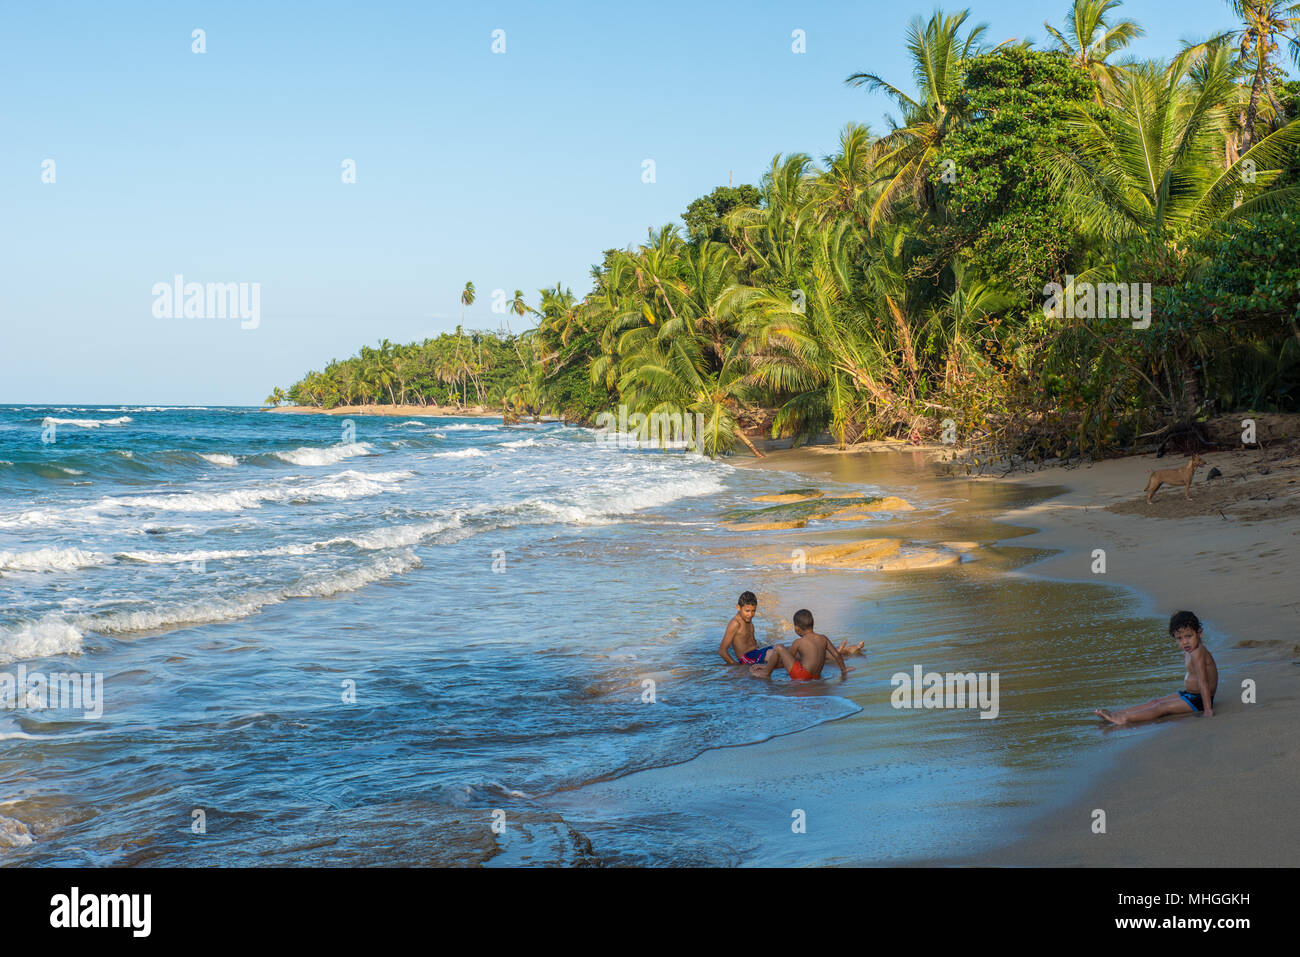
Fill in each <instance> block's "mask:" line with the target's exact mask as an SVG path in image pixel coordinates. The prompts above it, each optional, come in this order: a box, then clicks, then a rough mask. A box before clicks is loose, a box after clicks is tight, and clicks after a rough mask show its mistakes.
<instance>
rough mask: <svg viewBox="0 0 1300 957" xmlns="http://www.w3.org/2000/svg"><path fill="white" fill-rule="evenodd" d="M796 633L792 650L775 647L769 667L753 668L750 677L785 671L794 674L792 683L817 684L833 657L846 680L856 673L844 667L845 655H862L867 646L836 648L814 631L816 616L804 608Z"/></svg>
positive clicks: (796, 615)
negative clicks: (827, 661) (781, 669)
mask: <svg viewBox="0 0 1300 957" xmlns="http://www.w3.org/2000/svg"><path fill="white" fill-rule="evenodd" d="M794 631H795V634H796V635H798V636H799V637H798V638H796V639H795V640H794V641H793V642H792V643H791V645H790V647H789V648H786V647H785V646H784V645H773V646H772V648H771V649H770V652H769V654H768V655H767V662H766V664H755V665H751V666H750V669H749V671H750V674H753V675H756V676H757V677H759V678H770V677H771V676H772V672H773V671H775V670H776V669H777V668H784V669H785V670H786V671H788V672H789V673H790V680H791V681H814V680H816V679H817V678H820V677H821V676H822V666H823V665H825V664H826V656H827V655H830V656H831V660H832V661H834V662H835V663H836V664H837V665H839V666H840V677H841V678H845V677H848V674H849V672H850V671H851V670H852V669H851V668H849V667H848V666H847V665H845V664H844V658H843V657H842V655H841V653H843V654H848V655H854V654H860V653H861V652H862V649H863V647H864V646H865V645H866V642H865V641H863V642H860V643H859V644H856V645H854V646H852V647H849V643H848V642H847V641H845V642H841V644H840V647H839V648H836V647H835V645H834V644H832V643H831V640H830V639H829V638H827V637H826V636H825V635H819V634H817V632H815V631H813V616H812V612H810V611H809V610H808V609H807V608H800V609H799V610H798V611H796V612H795V613H794Z"/></svg>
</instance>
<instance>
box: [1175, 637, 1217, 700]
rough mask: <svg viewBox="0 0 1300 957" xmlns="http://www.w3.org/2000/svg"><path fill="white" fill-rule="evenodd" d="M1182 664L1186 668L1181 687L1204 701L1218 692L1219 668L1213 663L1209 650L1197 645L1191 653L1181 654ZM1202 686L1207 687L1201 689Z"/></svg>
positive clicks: (1212, 656)
mask: <svg viewBox="0 0 1300 957" xmlns="http://www.w3.org/2000/svg"><path fill="white" fill-rule="evenodd" d="M1183 663H1184V664H1185V665H1186V666H1187V674H1186V675H1185V676H1184V677H1183V687H1185V688H1186V689H1187V690H1188V691H1192V692H1195V693H1197V694H1199V695H1200V696H1201V697H1203V698H1205V699H1206V700H1210V699H1212V698H1213V697H1214V693H1215V692H1216V691H1218V690H1219V666H1218V665H1217V664H1215V663H1214V655H1212V654H1210V649H1209V648H1206V647H1205V645H1203V644H1199V643H1198V644H1197V645H1196V647H1195V648H1193V649H1192V650H1191V651H1185V652H1183ZM1203 684H1205V685H1209V687H1208V688H1203V687H1201V686H1202V685H1203Z"/></svg>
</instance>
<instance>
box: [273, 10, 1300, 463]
mask: <svg viewBox="0 0 1300 957" xmlns="http://www.w3.org/2000/svg"><path fill="white" fill-rule="evenodd" d="M1228 6H1229V7H1230V8H1231V12H1232V13H1233V14H1234V15H1235V16H1236V18H1237V20H1238V21H1239V23H1240V26H1239V28H1238V29H1237V30H1235V31H1233V32H1230V33H1226V34H1223V35H1220V36H1216V37H1213V38H1211V39H1210V40H1208V41H1206V42H1205V43H1201V44H1197V45H1195V46H1190V47H1188V48H1186V49H1184V50H1182V51H1180V52H1179V54H1178V55H1177V56H1175V57H1174V58H1173V59H1172V60H1169V61H1167V62H1152V61H1142V60H1135V59H1132V58H1129V59H1122V56H1123V52H1124V48H1125V47H1126V45H1127V44H1128V43H1129V42H1130V40H1132V39H1133V38H1134V37H1136V36H1139V35H1141V32H1142V31H1141V27H1140V26H1139V25H1138V24H1136V23H1133V22H1132V21H1128V20H1124V19H1121V18H1120V17H1119V14H1118V8H1119V7H1120V3H1119V2H1118V0H1076V2H1075V3H1074V5H1073V6H1072V8H1071V9H1070V10H1069V11H1068V14H1067V17H1066V18H1065V23H1064V25H1063V26H1062V27H1060V28H1055V27H1052V26H1051V25H1048V26H1049V34H1050V35H1051V37H1052V39H1053V43H1052V46H1053V48H1052V49H1035V48H1034V47H1032V46H1031V45H1029V44H1026V43H1014V42H1012V43H1005V44H1002V45H1000V46H998V47H995V48H991V47H989V46H988V45H987V44H986V43H985V42H984V30H983V27H981V26H976V25H971V24H969V23H968V21H969V19H970V17H969V12H968V11H963V12H961V13H958V14H955V15H946V14H943V13H936V14H935V15H934V16H933V17H931V18H930V19H929V20H928V21H926V20H921V19H918V20H916V21H914V23H913V24H912V26H911V28H910V30H909V32H908V35H907V37H906V40H905V42H906V44H907V47H908V49H909V51H910V53H911V56H912V60H913V71H912V74H913V75H912V77H911V86H912V88H913V89H914V90H915V93H914V94H908V93H907V92H905V91H904V89H903V88H902V87H900V86H896V85H894V84H893V83H892V82H890V81H889V80H888V79H886V78H884V77H880V76H877V75H876V74H874V73H870V72H857V73H854V74H852V75H851V76H850V77H848V79H847V81H846V82H848V83H849V84H850V85H853V86H862V87H866V88H868V89H871V90H877V91H881V92H884V93H885V94H887V95H888V96H889V97H890V98H891V99H893V101H894V102H895V103H896V104H897V107H898V109H899V111H900V116H899V117H898V118H897V119H893V120H891V124H892V128H891V129H890V130H889V131H888V132H887V133H885V134H884V135H881V136H874V135H872V134H871V133H870V132H869V131H868V130H867V128H866V127H864V126H861V125H858V124H854V123H851V124H849V125H848V126H846V127H845V128H844V130H843V132H842V134H841V137H840V143H839V147H838V149H837V151H836V152H835V153H833V154H832V155H830V156H827V157H824V158H823V160H822V161H821V162H820V163H817V162H815V161H814V160H813V159H812V158H811V157H809V156H807V155H805V154H803V153H792V154H787V155H782V156H777V157H776V158H774V159H773V160H772V161H771V164H770V166H769V168H768V171H767V173H766V174H765V175H764V177H763V179H762V181H761V183H759V184H758V186H756V187H755V186H738V187H719V188H718V189H716V190H714V191H713V192H712V193H711V194H709V195H708V196H705V197H702V198H700V199H698V200H696V201H695V202H693V203H691V205H690V207H689V208H688V209H687V210H686V212H685V214H684V216H683V220H684V222H685V224H686V230H685V233H684V234H683V232H682V231H681V230H680V229H679V228H678V227H676V226H673V225H668V226H664V227H662V228H660V229H657V230H651V232H650V235H649V238H648V240H647V241H646V242H645V243H643V244H641V245H640V246H636V247H629V248H628V249H623V250H607V251H606V252H605V253H604V255H603V258H602V262H601V263H600V265H598V266H594V267H593V268H592V279H593V286H592V289H591V291H590V292H589V293H588V294H587V296H586V297H585V298H584V299H582V300H580V301H579V300H577V299H576V298H575V297H574V296H573V294H572V293H571V292H570V291H569V290H567V289H561V288H560V287H559V286H557V287H555V288H554V289H549V290H543V291H542V295H541V300H540V302H539V305H538V307H537V308H536V309H533V308H531V307H528V306H526V305H525V304H524V303H523V298H522V294H520V293H516V295H515V299H514V300H513V301H512V303H511V314H512V315H514V316H518V317H522V316H523V315H525V314H531V315H533V316H535V317H536V319H537V323H536V326H535V327H534V328H532V329H529V330H527V331H525V332H523V333H522V334H520V335H518V336H514V335H498V334H492V333H485V332H479V333H463V332H461V331H460V330H459V329H458V331H457V333H456V334H455V335H443V336H439V337H438V338H437V339H433V340H426V341H425V342H424V343H422V344H420V345H411V346H404V347H400V346H399V347H394V346H391V345H390V344H388V343H387V342H385V343H383V344H382V345H381V347H380V349H378V350H376V349H363V350H362V352H361V354H360V355H359V356H358V357H355V358H353V359H349V360H346V361H344V362H340V363H333V364H331V365H330V366H329V367H328V368H326V369H325V371H324V372H319V373H318V372H313V373H309V374H308V375H307V376H306V377H305V378H304V379H303V380H302V381H301V382H299V383H297V384H295V385H294V386H293V387H292V388H290V389H289V390H288V393H287V397H288V398H290V399H293V400H294V401H297V402H302V403H305V404H317V405H327V406H328V405H332V404H340V403H344V402H355V401H376V402H400V401H403V400H405V401H416V402H433V401H439V402H447V401H451V402H457V403H462V404H463V403H466V402H480V401H481V402H486V403H497V404H502V405H505V406H506V407H507V408H509V409H512V410H514V411H516V412H518V413H521V414H537V413H539V412H550V413H560V414H565V415H567V416H569V417H570V418H575V419H579V420H585V421H590V420H591V419H593V418H594V416H595V414H597V413H598V412H601V411H608V410H611V409H614V408H616V407H617V406H618V405H619V404H625V405H627V406H628V407H629V409H631V410H632V411H639V412H645V413H654V412H669V413H673V412H684V413H702V414H703V415H704V420H705V423H706V429H707V431H708V434H709V435H710V436H711V439H712V441H711V442H710V443H709V445H710V447H718V448H726V447H737V446H738V445H740V444H741V443H744V444H748V439H747V438H746V437H745V435H744V434H743V432H742V425H746V426H747V425H751V424H752V423H755V422H761V423H762V425H763V428H764V429H767V430H770V432H771V434H772V435H774V436H780V435H793V436H795V437H797V438H798V439H800V440H802V439H805V438H808V437H811V436H815V435H818V434H821V433H824V432H829V433H831V435H832V436H833V437H834V439H835V441H837V442H838V443H840V444H841V445H844V444H847V443H851V442H854V441H857V440H859V439H861V438H864V437H878V436H885V435H898V436H907V437H911V438H912V439H914V440H918V439H920V438H923V437H936V436H938V435H939V434H940V432H941V430H942V429H943V426H944V423H945V420H951V422H950V423H949V425H950V426H955V428H956V433H957V435H958V436H959V439H960V440H961V441H963V442H977V441H978V442H985V443H993V444H994V445H996V446H997V448H998V449H999V450H1000V451H1003V452H1012V453H1016V454H1020V455H1024V456H1027V457H1030V458H1040V457H1044V456H1052V455H1065V456H1075V455H1102V454H1113V453H1115V452H1118V451H1122V450H1124V449H1126V448H1131V447H1133V446H1134V445H1135V443H1137V442H1139V441H1141V440H1145V439H1153V438H1159V437H1161V436H1164V435H1168V434H1170V433H1171V432H1173V431H1175V430H1178V429H1187V428H1195V423H1196V422H1197V421H1198V420H1202V419H1204V418H1205V417H1206V416H1208V415H1210V414H1212V413H1213V412H1215V411H1231V410H1234V409H1241V408H1254V409H1259V410H1265V409H1272V410H1283V411H1294V410H1297V409H1300V158H1298V157H1300V149H1298V147H1300V120H1298V119H1297V117H1298V116H1300V84H1297V83H1295V82H1292V81H1287V80H1286V79H1285V73H1284V70H1283V64H1284V63H1285V61H1286V60H1287V59H1290V60H1292V61H1293V62H1296V63H1300V40H1298V37H1300V32H1298V31H1300V4H1289V3H1283V2H1278V0H1234V2H1230V3H1229V4H1228ZM1049 284H1057V285H1056V291H1055V292H1053V287H1051V286H1050V285H1049ZM1071 284H1073V285H1071ZM1148 284H1149V285H1148ZM1121 287H1122V289H1121ZM1147 289H1149V290H1150V295H1149V297H1148V296H1145V295H1144V294H1143V293H1144V292H1145V290H1147ZM1094 290H1095V291H1096V295H1095V296H1094V295H1093V291H1094ZM1116 290H1120V292H1122V293H1123V294H1124V295H1125V296H1128V294H1129V293H1130V292H1131V293H1132V299H1131V300H1128V301H1127V302H1126V300H1125V299H1120V298H1118V296H1119V292H1116ZM466 295H468V296H469V299H468V300H466V299H464V297H462V301H463V302H466V303H468V302H472V301H473V288H472V286H467V290H466ZM1107 297H1109V298H1107ZM1065 301H1068V303H1069V307H1068V308H1067V307H1064V306H1063V307H1062V308H1058V309H1056V310H1049V309H1047V308H1045V304H1047V305H1050V304H1051V303H1053V302H1065ZM1103 303H1104V308H1103ZM1125 305H1127V306H1128V308H1124V307H1125ZM1148 320H1149V321H1148ZM272 398H274V396H273V397H272Z"/></svg>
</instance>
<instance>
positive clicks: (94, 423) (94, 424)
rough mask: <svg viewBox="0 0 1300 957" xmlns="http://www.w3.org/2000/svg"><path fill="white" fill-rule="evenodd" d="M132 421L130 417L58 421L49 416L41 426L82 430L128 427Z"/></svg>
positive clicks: (42, 421)
mask: <svg viewBox="0 0 1300 957" xmlns="http://www.w3.org/2000/svg"><path fill="white" fill-rule="evenodd" d="M130 421H132V419H131V417H130V416H129V415H119V416H118V417H117V418H116V419H56V418H55V417H54V416H52V415H47V416H46V417H45V418H44V419H42V420H41V425H75V426H77V427H78V428H82V429H97V428H99V427H100V426H101V425H126V423H128V422H130Z"/></svg>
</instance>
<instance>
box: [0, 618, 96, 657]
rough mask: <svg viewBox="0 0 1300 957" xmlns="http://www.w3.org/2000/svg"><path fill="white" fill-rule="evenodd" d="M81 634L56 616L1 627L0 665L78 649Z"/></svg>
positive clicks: (71, 652) (65, 653)
mask: <svg viewBox="0 0 1300 957" xmlns="http://www.w3.org/2000/svg"><path fill="white" fill-rule="evenodd" d="M81 639H82V633H81V631H79V630H78V629H77V628H75V627H74V626H73V625H72V623H71V622H68V621H66V620H64V619H63V618H61V617H59V616H58V615H46V616H45V617H44V618H40V619H38V620H36V621H24V622H20V623H18V624H17V625H10V626H7V627H5V628H0V664H5V663H7V662H10V661H18V660H21V659H27V658H47V657H50V656H51V655H71V654H76V653H77V652H79V651H81Z"/></svg>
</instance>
